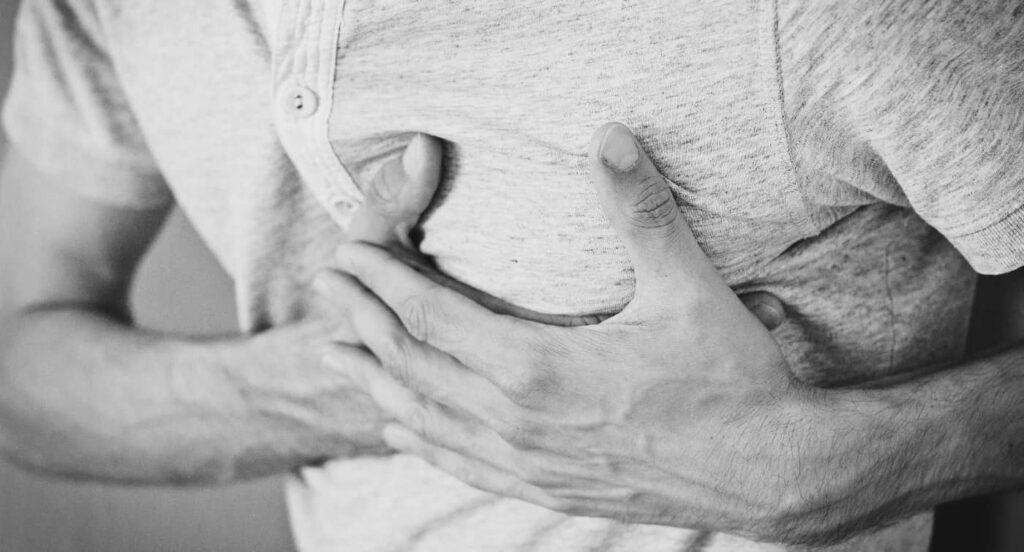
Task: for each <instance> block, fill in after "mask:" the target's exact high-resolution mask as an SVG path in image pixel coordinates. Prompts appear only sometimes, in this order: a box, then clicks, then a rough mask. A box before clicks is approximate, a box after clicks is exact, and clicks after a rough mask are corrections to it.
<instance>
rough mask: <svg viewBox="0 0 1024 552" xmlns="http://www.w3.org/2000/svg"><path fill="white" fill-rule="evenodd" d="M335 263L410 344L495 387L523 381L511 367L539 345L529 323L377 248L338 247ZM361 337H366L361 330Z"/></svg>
mask: <svg viewBox="0 0 1024 552" xmlns="http://www.w3.org/2000/svg"><path fill="white" fill-rule="evenodd" d="M337 262H338V265H339V268H341V269H342V270H344V271H346V272H348V273H349V274H351V275H353V276H355V277H356V278H358V279H359V281H360V282H361V283H362V285H363V286H365V287H366V288H367V289H368V290H369V291H370V292H372V294H374V295H376V297H378V298H379V299H380V300H382V301H383V302H384V303H385V304H386V305H387V307H388V308H389V309H391V311H392V312H393V313H394V314H395V315H397V316H398V318H399V319H400V320H401V322H402V325H404V328H405V329H406V330H408V334H411V336H412V337H414V338H415V339H417V340H420V341H426V342H427V343H430V344H431V345H433V346H434V347H435V348H437V349H440V350H442V351H444V352H446V353H448V354H450V355H452V356H453V357H455V358H456V359H457V360H459V361H460V362H461V363H462V364H463V365H465V366H466V367H467V368H468V369H470V370H472V371H474V372H476V373H478V374H480V375H482V376H484V377H486V378H487V379H489V380H491V381H492V382H494V383H495V384H497V385H498V386H499V387H503V386H504V385H505V384H507V383H508V382H509V381H515V382H519V381H522V380H523V379H524V377H525V376H528V374H522V373H517V372H516V367H525V366H526V365H527V364H528V361H529V360H530V359H529V358H528V357H527V353H528V351H529V350H530V344H531V343H534V342H537V341H539V339H538V337H537V335H536V332H537V330H536V329H534V327H533V326H531V324H532V323H530V322H527V321H523V320H518V319H515V318H512V317H508V316H501V315H496V314H494V313H492V312H490V311H488V310H487V309H485V308H484V307H482V306H480V305H478V304H476V303H475V302H473V301H472V300H470V299H468V298H467V297H465V296H463V295H460V294H459V293H456V292H455V291H452V290H450V289H447V288H445V287H443V286H441V285H438V284H437V283H435V282H433V281H431V280H430V279H429V278H427V277H425V276H423V275H422V274H420V273H419V272H417V271H416V270H414V269H413V268H410V267H409V266H407V265H406V264H405V263H403V262H402V261H400V260H399V259H397V258H396V257H395V256H394V255H392V254H390V253H389V252H387V251H385V250H383V249H381V248H379V247H374V246H372V245H368V244H362V243H349V244H343V245H342V246H340V247H339V248H338V259H337ZM356 325H357V326H358V325H359V323H358V322H356ZM388 331H390V332H391V333H392V334H395V333H396V332H394V330H393V329H390V328H389V329H388ZM360 335H362V336H363V337H364V338H367V339H370V338H371V336H369V335H363V332H362V331H360ZM388 337H389V338H390V337H395V336H394V335H389V336H388ZM395 338H396V339H402V338H403V337H402V336H398V337H395ZM368 344H369V343H368ZM371 348H372V347H371ZM522 369H523V368H520V370H522Z"/></svg>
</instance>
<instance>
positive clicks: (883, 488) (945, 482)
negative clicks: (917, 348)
mask: <svg viewBox="0 0 1024 552" xmlns="http://www.w3.org/2000/svg"><path fill="white" fill-rule="evenodd" d="M890 383H891V384H890V385H887V386H884V387H874V388H871V389H852V390H837V391H829V392H828V393H831V394H833V397H834V398H838V400H837V401H835V402H834V403H833V404H834V405H839V408H840V410H841V414H840V415H839V416H835V417H834V420H835V423H836V425H835V426H834V427H833V429H832V432H831V434H830V436H829V437H830V438H832V439H833V440H834V442H835V443H839V442H843V445H842V446H836V447H835V448H834V450H836V451H843V454H842V455H841V456H842V457H841V458H833V459H832V460H833V461H832V462H829V463H827V465H830V466H833V467H835V466H840V467H842V468H844V469H836V470H832V473H824V474H820V475H821V476H823V477H826V478H827V477H832V478H833V479H832V482H831V483H832V488H833V489H834V490H835V492H836V494H835V495H834V496H832V497H831V499H832V500H831V502H830V501H829V500H828V499H827V498H828V497H826V499H825V500H821V501H820V502H819V504H818V505H817V506H818V507H820V508H821V513H822V515H823V516H827V514H826V512H829V511H831V512H832V514H833V515H834V514H836V513H842V514H843V515H842V516H841V517H843V518H845V519H846V521H845V522H844V524H845V525H847V527H841V528H837V529H838V530H839V531H840V532H845V531H844V529H847V530H856V529H858V528H863V527H869V526H872V525H875V524H878V523H883V522H885V521H887V520H890V519H897V518H899V517H902V516H905V515H908V514H910V513H913V512H918V511H922V510H926V509H929V508H932V507H934V506H935V505H936V504H939V503H942V502H946V501H950V500H956V499H960V498H964V497H968V496H973V495H978V494H983V493H988V492H997V491H1005V490H1010V489H1014V488H1019V487H1021V486H1024V343H1019V344H1017V345H1016V346H1014V347H1011V348H1008V349H1004V350H1001V351H998V352H994V353H991V354H988V355H985V356H982V357H979V358H977V359H974V360H971V361H968V362H966V363H963V364H959V365H957V366H951V367H948V368H946V369H943V370H939V371H934V370H933V371H931V372H930V373H928V374H927V375H922V376H919V377H916V378H914V379H911V380H909V381H904V382H900V383H892V382H890ZM823 464H826V463H823ZM850 468H852V469H850Z"/></svg>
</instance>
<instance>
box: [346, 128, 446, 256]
mask: <svg viewBox="0 0 1024 552" xmlns="http://www.w3.org/2000/svg"><path fill="white" fill-rule="evenodd" d="M441 154H442V146H441V141H440V140H438V139H437V138H434V137H432V136H428V135H426V134H416V136H414V137H413V139H412V141H411V142H409V145H408V146H406V148H405V150H404V151H403V152H402V155H401V157H395V158H394V159H392V160H390V161H388V162H387V163H385V164H384V165H383V166H382V167H381V168H380V170H378V171H377V174H376V175H375V176H374V177H373V179H372V180H371V181H370V182H369V183H367V184H365V185H364V189H363V195H364V196H365V200H364V201H363V204H362V205H360V206H359V209H357V210H356V212H355V213H354V214H353V215H352V221H351V223H350V225H349V228H348V234H349V238H350V239H353V240H361V241H366V242H370V243H376V244H379V245H386V246H390V245H400V246H402V247H405V248H407V249H409V250H410V251H411V250H413V249H414V247H413V244H412V243H411V240H410V238H409V232H410V230H412V228H413V227H414V226H416V224H417V223H418V222H419V220H420V217H421V216H422V215H423V211H425V210H426V208H427V206H428V205H430V200H431V199H432V198H433V197H434V193H435V192H436V191H437V186H438V184H439V183H440V180H441Z"/></svg>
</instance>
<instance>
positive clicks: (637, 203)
mask: <svg viewBox="0 0 1024 552" xmlns="http://www.w3.org/2000/svg"><path fill="white" fill-rule="evenodd" d="M678 213H679V205H677V204H676V197H675V194H674V193H672V189H671V188H670V187H669V186H668V184H667V183H666V182H665V180H664V179H663V178H662V177H661V176H653V175H652V176H646V177H644V178H643V180H641V181H640V182H639V183H638V184H637V193H636V194H635V195H634V196H633V200H632V204H631V205H630V209H629V216H630V222H632V223H633V224H634V225H635V226H637V227H640V228H661V227H664V226H667V225H669V224H670V223H672V221H674V220H675V216H676V215H678Z"/></svg>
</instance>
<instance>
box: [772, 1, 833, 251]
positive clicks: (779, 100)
mask: <svg viewBox="0 0 1024 552" xmlns="http://www.w3.org/2000/svg"><path fill="white" fill-rule="evenodd" d="M779 1H780V0H768V2H769V13H768V18H769V21H768V24H769V26H770V35H769V37H770V38H769V40H770V48H771V63H772V68H771V71H772V75H771V77H772V78H771V79H770V80H771V85H772V87H773V90H772V92H773V96H774V97H773V98H772V100H773V101H772V103H773V104H774V109H775V114H774V115H773V117H774V118H775V119H776V121H777V124H778V129H779V132H778V134H780V135H781V136H776V137H775V138H774V140H775V141H776V142H782V144H781V146H782V149H784V150H785V152H786V153H785V158H786V165H787V169H788V172H789V175H788V177H789V180H790V182H791V185H792V186H793V188H795V192H796V193H797V194H798V195H799V197H800V203H801V207H802V209H803V215H804V217H805V218H804V219H802V220H794V221H793V222H794V223H796V224H797V225H798V226H799V227H800V228H802V229H803V230H804V231H805V232H806V233H807V235H808V236H809V235H813V234H815V233H817V232H818V231H820V230H821V225H820V224H819V221H818V220H816V217H815V215H814V210H813V209H812V208H811V205H812V203H811V201H810V197H809V196H808V195H807V190H806V189H805V186H804V185H803V182H802V179H801V178H800V173H799V171H798V170H797V162H796V154H795V152H794V148H793V139H792V133H791V131H790V128H789V121H788V120H787V118H786V93H785V86H784V84H783V67H782V39H781V31H780V25H781V21H780V18H779ZM791 218H792V217H791Z"/></svg>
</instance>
